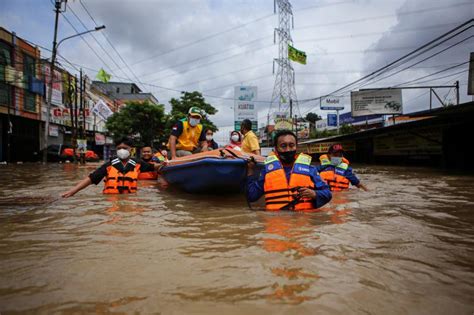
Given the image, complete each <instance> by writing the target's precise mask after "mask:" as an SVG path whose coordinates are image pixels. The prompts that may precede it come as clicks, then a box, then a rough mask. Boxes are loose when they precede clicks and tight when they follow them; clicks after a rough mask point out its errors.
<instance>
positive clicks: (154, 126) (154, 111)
mask: <svg viewBox="0 0 474 315" xmlns="http://www.w3.org/2000/svg"><path fill="white" fill-rule="evenodd" d="M165 121H166V119H165V113H164V106H163V105H155V104H151V103H149V102H148V101H145V102H143V103H140V102H127V105H125V106H124V107H123V108H122V109H121V110H120V111H119V112H117V113H114V114H113V115H112V116H111V117H110V118H109V119H108V120H107V123H106V127H107V129H108V130H109V131H110V132H112V133H113V134H114V138H116V139H119V138H122V137H133V138H135V139H136V143H135V145H137V146H142V145H151V144H152V142H153V140H154V139H156V138H158V137H160V136H163V134H164V132H165V129H164V127H165Z"/></svg>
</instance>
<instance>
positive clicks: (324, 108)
mask: <svg viewBox="0 0 474 315" xmlns="http://www.w3.org/2000/svg"><path fill="white" fill-rule="evenodd" d="M321 109H322V110H343V109H344V106H342V107H341V106H321Z"/></svg>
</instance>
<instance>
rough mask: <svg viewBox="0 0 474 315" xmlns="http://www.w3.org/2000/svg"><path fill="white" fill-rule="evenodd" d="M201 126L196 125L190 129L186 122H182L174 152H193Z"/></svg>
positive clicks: (196, 145) (197, 142)
mask: <svg viewBox="0 0 474 315" xmlns="http://www.w3.org/2000/svg"><path fill="white" fill-rule="evenodd" d="M201 132H202V125H201V124H198V125H197V126H195V127H192V126H191V125H190V124H189V122H188V120H184V121H183V132H182V133H181V135H180V136H179V137H178V140H177V142H176V150H185V151H193V150H194V149H195V148H197V147H198V144H199V137H200V136H201Z"/></svg>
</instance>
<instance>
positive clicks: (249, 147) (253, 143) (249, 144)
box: [241, 130, 260, 153]
mask: <svg viewBox="0 0 474 315" xmlns="http://www.w3.org/2000/svg"><path fill="white" fill-rule="evenodd" d="M241 148H242V151H244V152H246V153H253V151H256V150H260V145H259V144H258V138H257V136H256V135H255V133H254V132H253V131H252V130H250V131H249V132H247V133H246V134H245V135H244V140H243V141H242V147H241Z"/></svg>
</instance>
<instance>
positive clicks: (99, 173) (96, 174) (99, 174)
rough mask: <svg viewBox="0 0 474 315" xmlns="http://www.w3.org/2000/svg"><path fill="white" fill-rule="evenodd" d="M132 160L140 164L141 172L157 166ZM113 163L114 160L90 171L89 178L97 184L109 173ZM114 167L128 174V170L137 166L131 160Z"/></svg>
mask: <svg viewBox="0 0 474 315" xmlns="http://www.w3.org/2000/svg"><path fill="white" fill-rule="evenodd" d="M132 160H133V161H135V162H136V163H138V164H139V165H140V169H139V171H140V172H141V173H143V172H152V171H154V170H155V166H153V165H152V164H149V163H146V162H144V161H136V160H135V159H132ZM111 165H112V160H110V161H109V162H106V163H104V164H102V166H100V167H99V168H98V169H96V170H95V171H93V172H92V173H90V174H89V178H90V179H91V181H92V183H94V184H95V185H97V184H98V183H100V182H101V180H102V179H103V178H104V177H105V176H106V175H107V167H109V166H111ZM114 167H115V168H117V170H119V171H120V172H121V173H122V174H126V173H127V172H130V171H132V170H133V169H134V168H135V166H133V165H132V164H131V163H129V162H127V164H126V165H123V163H121V162H120V163H117V164H115V165H114Z"/></svg>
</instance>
